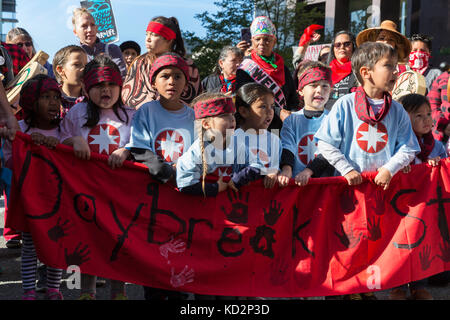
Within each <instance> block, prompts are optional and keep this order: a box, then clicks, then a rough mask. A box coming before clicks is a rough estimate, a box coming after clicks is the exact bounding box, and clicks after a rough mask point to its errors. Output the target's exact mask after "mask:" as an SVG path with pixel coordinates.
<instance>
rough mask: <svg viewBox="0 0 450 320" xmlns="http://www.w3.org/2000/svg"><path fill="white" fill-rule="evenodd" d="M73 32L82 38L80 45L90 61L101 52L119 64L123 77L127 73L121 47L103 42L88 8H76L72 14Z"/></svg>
mask: <svg viewBox="0 0 450 320" xmlns="http://www.w3.org/2000/svg"><path fill="white" fill-rule="evenodd" d="M72 26H73V33H74V34H75V35H76V36H77V37H78V39H79V40H80V46H81V47H82V48H83V49H84V51H86V54H87V56H88V62H89V61H91V60H92V59H94V57H96V56H98V55H99V54H105V55H107V56H109V57H110V58H111V60H112V61H114V62H115V64H117V66H118V67H119V70H120V74H121V76H122V78H125V76H126V75H127V66H126V64H125V60H124V59H123V55H122V51H121V50H120V48H119V47H118V46H117V45H115V44H112V43H108V44H105V43H102V42H101V41H100V39H99V38H98V37H97V30H98V26H97V25H96V24H95V19H94V17H93V16H92V14H91V13H90V12H89V10H88V9H86V8H76V9H75V10H74V11H73V16H72Z"/></svg>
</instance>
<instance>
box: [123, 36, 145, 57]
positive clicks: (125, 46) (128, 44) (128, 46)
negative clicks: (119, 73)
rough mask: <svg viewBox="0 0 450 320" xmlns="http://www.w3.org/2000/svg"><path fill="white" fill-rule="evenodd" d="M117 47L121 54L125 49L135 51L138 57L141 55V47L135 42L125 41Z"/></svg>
mask: <svg viewBox="0 0 450 320" xmlns="http://www.w3.org/2000/svg"><path fill="white" fill-rule="evenodd" d="M119 47H120V51H122V52H124V51H125V50H127V49H133V50H134V51H136V53H137V55H138V56H140V55H141V46H140V45H139V44H138V43H137V42H136V41H132V40H129V41H125V42H123V43H122V44H121V45H120V46H119Z"/></svg>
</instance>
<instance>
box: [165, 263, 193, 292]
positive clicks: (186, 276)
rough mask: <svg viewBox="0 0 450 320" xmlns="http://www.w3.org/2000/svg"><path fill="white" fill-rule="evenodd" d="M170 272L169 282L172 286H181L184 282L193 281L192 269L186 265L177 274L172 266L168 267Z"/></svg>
mask: <svg viewBox="0 0 450 320" xmlns="http://www.w3.org/2000/svg"><path fill="white" fill-rule="evenodd" d="M170 273H171V274H172V276H171V277H170V284H171V285H172V286H173V287H174V288H178V287H182V286H184V285H185V284H186V283H190V282H193V281H194V275H195V272H194V269H192V268H189V267H188V266H187V265H186V266H184V269H183V270H182V271H181V272H180V273H179V274H175V269H174V268H173V267H172V268H171V269H170Z"/></svg>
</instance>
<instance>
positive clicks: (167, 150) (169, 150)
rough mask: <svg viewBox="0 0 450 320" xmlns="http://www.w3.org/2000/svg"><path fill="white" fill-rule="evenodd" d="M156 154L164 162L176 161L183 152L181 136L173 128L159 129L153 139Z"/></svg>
mask: <svg viewBox="0 0 450 320" xmlns="http://www.w3.org/2000/svg"><path fill="white" fill-rule="evenodd" d="M155 150H156V154H157V155H159V156H160V157H161V158H162V159H163V160H164V161H166V162H176V161H177V160H178V158H179V157H180V156H181V155H182V154H183V152H184V140H183V136H182V135H181V134H180V133H179V132H178V131H177V130H174V129H169V130H163V131H161V132H160V133H159V134H158V135H157V136H156V139H155Z"/></svg>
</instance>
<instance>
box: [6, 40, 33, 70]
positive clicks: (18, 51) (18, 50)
mask: <svg viewBox="0 0 450 320" xmlns="http://www.w3.org/2000/svg"><path fill="white" fill-rule="evenodd" d="M1 45H2V47H3V48H5V50H6V51H8V54H9V56H10V58H11V62H12V73H13V76H14V77H15V76H17V74H18V73H19V72H20V70H22V68H23V67H25V66H26V65H27V63H28V62H29V61H30V58H29V57H28V55H27V54H26V53H25V51H24V50H23V49H22V47H21V46H18V45H16V44H12V43H6V42H3V41H2V42H1Z"/></svg>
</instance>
